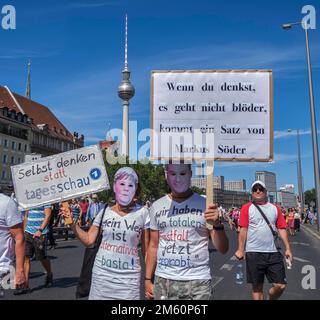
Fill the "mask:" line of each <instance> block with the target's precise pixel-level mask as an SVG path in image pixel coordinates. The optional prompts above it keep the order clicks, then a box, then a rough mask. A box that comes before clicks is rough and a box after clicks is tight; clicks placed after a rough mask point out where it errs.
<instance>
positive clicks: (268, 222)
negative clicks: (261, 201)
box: [252, 201, 277, 237]
mask: <svg viewBox="0 0 320 320" xmlns="http://www.w3.org/2000/svg"><path fill="white" fill-rule="evenodd" d="M252 203H253V205H254V206H255V207H256V208H257V209H258V211H259V212H260V214H261V215H262V217H263V219H264V220H265V221H266V223H267V225H268V227H269V228H270V230H271V232H272V235H273V236H274V237H275V236H277V233H276V232H275V231H274V230H273V228H272V226H271V223H270V221H269V220H268V218H267V217H266V215H265V214H264V212H263V211H262V209H261V208H260V206H258V205H257V204H256V203H255V202H254V201H253V202H252Z"/></svg>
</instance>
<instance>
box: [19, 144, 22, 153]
mask: <svg viewBox="0 0 320 320" xmlns="http://www.w3.org/2000/svg"><path fill="white" fill-rule="evenodd" d="M21 146H22V145H21V142H19V144H18V150H19V151H21Z"/></svg>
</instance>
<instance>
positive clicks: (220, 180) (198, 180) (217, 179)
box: [191, 176, 225, 190]
mask: <svg viewBox="0 0 320 320" xmlns="http://www.w3.org/2000/svg"><path fill="white" fill-rule="evenodd" d="M224 183H225V182H224V176H214V177H213V188H214V189H221V190H224ZM191 186H195V187H198V188H200V189H205V188H206V186H207V178H206V177H193V178H192V179H191Z"/></svg>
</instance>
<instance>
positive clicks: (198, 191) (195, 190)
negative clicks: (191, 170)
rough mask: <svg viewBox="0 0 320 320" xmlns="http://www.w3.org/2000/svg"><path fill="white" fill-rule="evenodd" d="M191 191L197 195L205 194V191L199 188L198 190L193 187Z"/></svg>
mask: <svg viewBox="0 0 320 320" xmlns="http://www.w3.org/2000/svg"><path fill="white" fill-rule="evenodd" d="M191 189H192V191H193V192H196V193H199V194H205V193H206V190H205V189H201V188H198V187H196V186H193V187H192V188H191Z"/></svg>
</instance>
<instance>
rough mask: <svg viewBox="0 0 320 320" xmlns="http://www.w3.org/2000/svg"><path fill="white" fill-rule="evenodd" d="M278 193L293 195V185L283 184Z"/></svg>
mask: <svg viewBox="0 0 320 320" xmlns="http://www.w3.org/2000/svg"><path fill="white" fill-rule="evenodd" d="M280 191H285V192H291V193H294V185H293V184H285V185H284V186H282V187H281V188H280Z"/></svg>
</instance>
